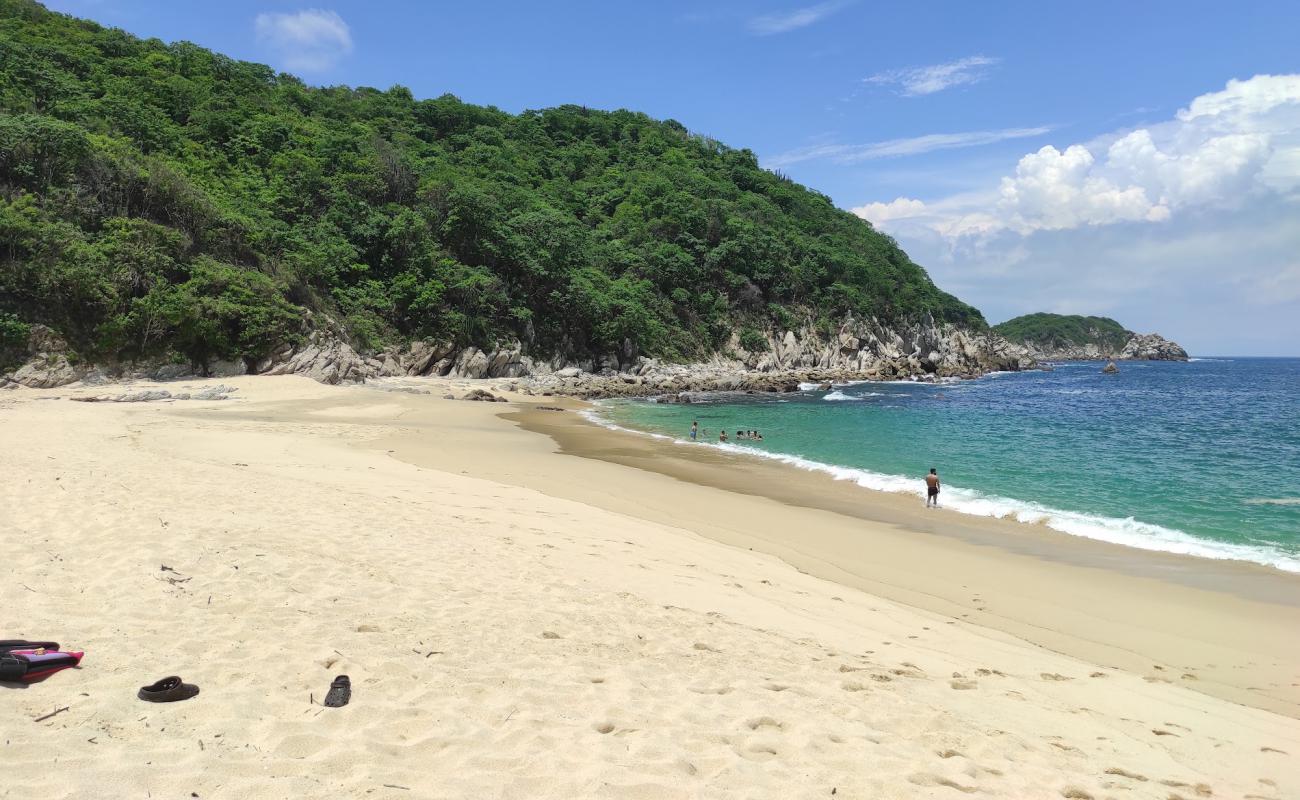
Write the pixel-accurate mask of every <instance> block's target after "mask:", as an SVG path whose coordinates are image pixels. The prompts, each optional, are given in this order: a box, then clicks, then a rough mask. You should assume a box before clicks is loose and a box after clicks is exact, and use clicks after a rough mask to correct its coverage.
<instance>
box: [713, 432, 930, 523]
mask: <svg viewBox="0 0 1300 800" xmlns="http://www.w3.org/2000/svg"><path fill="white" fill-rule="evenodd" d="M708 434H709V431H708V429H707V428H705V429H703V430H701V429H700V421H699V420H692V421H691V441H692V442H696V441H699V438H700V436H708ZM735 439H736V440H737V441H739V440H741V439H749V440H752V441H756V442H761V441H763V434H761V433H759V432H758V431H749V430H738V431H736V436H735ZM731 440H732V439H731V437H728V436H727V431H726V430H725V429H724V430H721V431H718V441H719V442H729V441H731ZM939 486H940V483H939V470H938V469H936V468H934V467H930V474H929V475H926V476H925V507H926V508H938V507H939Z"/></svg>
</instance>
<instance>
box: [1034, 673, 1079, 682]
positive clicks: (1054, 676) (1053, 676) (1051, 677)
mask: <svg viewBox="0 0 1300 800" xmlns="http://www.w3.org/2000/svg"><path fill="white" fill-rule="evenodd" d="M1038 677H1040V678H1042V679H1043V680H1045V681H1072V680H1074V678H1071V677H1069V676H1067V675H1061V674H1060V673H1057V672H1040V673H1039V674H1038Z"/></svg>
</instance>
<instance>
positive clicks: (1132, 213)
mask: <svg viewBox="0 0 1300 800" xmlns="http://www.w3.org/2000/svg"><path fill="white" fill-rule="evenodd" d="M1297 192H1300V75H1281V76H1272V75H1265V76H1258V77H1255V78H1252V79H1250V80H1247V81H1232V82H1230V83H1229V84H1228V85H1227V87H1226V88H1225V89H1224V90H1223V91H1220V92H1212V93H1209V94H1206V95H1202V96H1200V97H1197V98H1195V99H1194V100H1193V101H1192V102H1191V103H1190V104H1189V105H1188V106H1187V108H1185V109H1182V110H1181V111H1179V112H1178V113H1177V115H1176V116H1175V118H1174V119H1172V120H1169V121H1167V122H1164V123H1160V124H1158V125H1153V126H1149V127H1146V128H1139V129H1136V130H1132V131H1127V132H1119V133H1115V134H1110V135H1108V136H1104V137H1100V138H1098V139H1096V140H1094V141H1092V142H1088V143H1084V144H1072V145H1069V146H1068V147H1066V148H1065V149H1064V150H1058V149H1057V148H1056V147H1054V146H1052V145H1047V146H1044V147H1042V148H1040V149H1039V150H1037V151H1036V152H1033V153H1029V154H1027V155H1025V156H1024V157H1023V158H1021V159H1020V161H1019V163H1018V164H1017V165H1016V168H1015V172H1014V173H1013V174H1011V175H1008V176H1006V177H1004V178H1002V179H1001V181H1000V183H999V185H998V186H997V187H996V188H990V189H989V190H988V191H987V192H985V193H977V194H975V195H972V196H970V197H968V198H967V203H966V207H963V203H961V202H955V201H954V200H953V199H950V200H948V201H945V202H938V203H933V204H931V209H932V210H935V213H934V214H932V215H931V216H930V217H928V218H925V219H924V220H923V222H924V224H925V225H926V226H927V227H929V228H930V229H931V230H933V231H936V232H941V233H943V234H944V235H946V236H950V237H952V236H966V235H971V234H983V235H986V234H989V233H995V232H998V231H1002V230H1008V231H1013V232H1015V233H1018V234H1020V235H1029V234H1032V233H1033V232H1035V231H1040V230H1041V231H1053V230H1067V229H1073V228H1079V227H1085V226H1101V225H1113V224H1118V223H1160V222H1165V221H1167V220H1169V219H1170V218H1171V217H1173V216H1174V215H1175V214H1178V213H1180V212H1184V211H1188V210H1191V209H1197V208H1205V207H1219V208H1222V207H1227V206H1239V205H1241V204H1242V203H1245V202H1247V201H1248V200H1250V199H1251V198H1254V197H1257V196H1259V195H1261V194H1272V195H1281V196H1284V197H1291V196H1294V195H1295V194H1296V193H1297ZM873 205H875V204H867V205H865V206H862V207H863V208H870V207H872V206H873ZM976 207H978V211H979V212H980V220H981V222H980V224H979V225H968V224H967V225H963V224H957V223H959V222H960V220H961V219H962V218H966V217H969V216H970V214H971V212H972V211H973V210H975V209H976ZM908 219H912V220H916V219H919V217H917V216H913V217H909V218H908Z"/></svg>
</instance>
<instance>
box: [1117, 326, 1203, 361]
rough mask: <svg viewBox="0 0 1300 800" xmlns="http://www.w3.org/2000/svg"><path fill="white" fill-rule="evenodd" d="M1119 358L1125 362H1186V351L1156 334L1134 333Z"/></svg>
mask: <svg viewBox="0 0 1300 800" xmlns="http://www.w3.org/2000/svg"><path fill="white" fill-rule="evenodd" d="M1119 357H1120V358H1121V359H1124V360H1127V361H1186V360H1187V351H1186V350H1184V349H1183V348H1182V347H1181V346H1180V345H1179V344H1178V343H1177V342H1171V341H1169V340H1168V339H1166V338H1164V337H1163V336H1161V335H1160V334H1158V333H1136V334H1134V335H1133V338H1131V339H1129V340H1128V344H1125V345H1124V349H1123V350H1121V351H1120V354H1119Z"/></svg>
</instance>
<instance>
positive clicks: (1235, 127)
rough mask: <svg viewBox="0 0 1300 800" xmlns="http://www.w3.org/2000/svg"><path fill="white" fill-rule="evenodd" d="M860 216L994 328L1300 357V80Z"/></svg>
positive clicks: (1245, 84)
mask: <svg viewBox="0 0 1300 800" xmlns="http://www.w3.org/2000/svg"><path fill="white" fill-rule="evenodd" d="M853 212H854V213H855V214H857V215H859V216H861V217H863V218H865V219H868V220H870V221H871V222H872V223H873V224H875V225H877V226H879V227H881V228H883V229H885V230H887V231H888V232H889V233H891V234H892V235H894V236H895V237H896V238H898V240H899V241H900V243H901V244H902V245H903V247H904V248H905V249H907V250H908V252H909V254H911V255H912V257H913V258H915V259H916V260H917V261H918V263H922V264H926V265H927V266H928V267H929V268H930V270H931V272H932V274H933V275H934V276H935V278H936V280H937V281H938V282H939V284H940V285H941V286H943V287H944V288H945V289H948V290H949V291H953V292H955V293H956V294H958V295H959V296H961V297H962V298H963V299H965V300H968V301H970V302H973V303H975V304H976V305H977V306H978V307H980V308H982V309H983V310H984V311H985V312H986V314H988V316H989V318H990V319H991V320H993V321H997V320H1000V319H1005V318H1007V317H1009V316H1013V315H1015V314H1020V313H1025V312H1028V311H1037V310H1058V309H1071V310H1076V311H1078V310H1084V311H1088V312H1089V313H1109V314H1111V315H1112V316H1115V317H1116V318H1117V319H1120V320H1121V321H1122V322H1125V323H1126V324H1128V325H1129V326H1130V327H1134V328H1141V329H1145V330H1159V331H1160V332H1162V333H1165V334H1167V335H1170V336H1173V337H1174V338H1177V339H1179V340H1180V341H1182V343H1183V344H1185V345H1188V346H1189V347H1190V348H1191V349H1192V350H1193V351H1194V352H1200V353H1206V354H1213V353H1219V354H1233V353H1236V354H1243V353H1254V354H1261V355H1262V354H1270V353H1272V354H1292V355H1294V354H1296V352H1297V351H1296V345H1295V342H1297V341H1300V264H1297V262H1296V253H1300V75H1264V76H1257V77H1254V78H1250V79H1248V80H1234V81H1231V82H1229V83H1228V84H1227V85H1226V86H1225V87H1224V88H1223V89H1222V90H1220V91H1214V92H1209V93H1206V94H1204V95H1201V96H1200V97H1196V98H1194V99H1192V100H1191V102H1189V103H1188V104H1187V105H1186V106H1185V107H1184V108H1183V109H1181V110H1180V111H1178V112H1177V113H1176V114H1174V115H1173V116H1172V117H1171V118H1169V119H1167V120H1165V121H1163V122H1159V123H1157V124H1152V125H1146V126H1143V127H1140V128H1137V129H1126V130H1120V131H1114V132H1112V133H1109V134H1106V135H1104V136H1100V137H1097V138H1095V139H1093V140H1090V141H1086V142H1079V143H1074V144H1069V145H1066V146H1063V147H1058V146H1051V145H1049V146H1045V147H1041V148H1039V149H1038V150H1036V151H1034V152H1030V153H1027V154H1026V155H1024V156H1023V157H1022V158H1020V159H1019V161H1018V163H1016V164H1015V166H1014V168H1012V169H1011V170H1009V172H1008V174H1006V175H1005V177H1002V178H1001V179H1000V180H997V181H996V182H992V183H989V184H986V185H984V186H983V187H979V188H976V189H975V190H973V191H969V192H966V193H963V194H960V195H952V196H947V197H921V198H915V197H900V198H895V199H893V200H884V199H881V200H878V201H876V202H868V203H864V204H862V205H860V206H858V207H857V208H854V209H853ZM1261 307H1267V308H1268V313H1265V314H1261V313H1260V309H1261Z"/></svg>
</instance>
